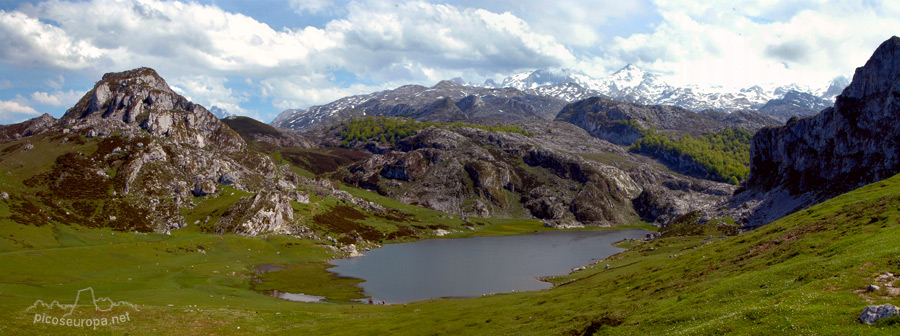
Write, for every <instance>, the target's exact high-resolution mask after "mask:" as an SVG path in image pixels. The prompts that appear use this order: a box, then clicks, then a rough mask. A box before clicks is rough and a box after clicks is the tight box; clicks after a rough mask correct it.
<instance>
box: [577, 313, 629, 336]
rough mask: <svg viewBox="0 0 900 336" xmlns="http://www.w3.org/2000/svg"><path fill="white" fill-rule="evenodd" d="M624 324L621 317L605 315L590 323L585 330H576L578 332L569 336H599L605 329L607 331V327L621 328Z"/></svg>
mask: <svg viewBox="0 0 900 336" xmlns="http://www.w3.org/2000/svg"><path fill="white" fill-rule="evenodd" d="M622 322H624V321H623V320H622V318H621V317H620V316H616V315H613V314H605V315H603V316H601V317H600V318H598V319H596V320H593V321H591V322H590V323H588V325H587V326H585V327H584V328H583V329H576V330H573V331H571V332H569V335H573V336H574V335H578V336H581V335H597V334H600V332H601V331H602V330H603V329H606V328H607V327H616V326H619V325H621V324H622Z"/></svg>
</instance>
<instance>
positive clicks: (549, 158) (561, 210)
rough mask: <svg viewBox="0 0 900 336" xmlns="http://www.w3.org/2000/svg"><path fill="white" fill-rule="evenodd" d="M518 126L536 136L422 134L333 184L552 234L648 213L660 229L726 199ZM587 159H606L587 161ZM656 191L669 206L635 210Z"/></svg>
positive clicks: (648, 166)
mask: <svg viewBox="0 0 900 336" xmlns="http://www.w3.org/2000/svg"><path fill="white" fill-rule="evenodd" d="M523 127H526V128H528V131H529V132H534V133H539V134H535V135H532V136H525V135H522V134H517V133H503V132H490V131H484V130H480V129H473V128H465V127H462V128H454V129H444V128H439V127H431V128H426V129H424V130H421V131H420V132H419V133H418V134H416V135H413V136H410V137H407V138H403V139H400V140H398V142H397V145H396V146H394V147H393V148H391V149H390V150H388V151H387V152H385V153H383V154H377V153H376V154H375V155H372V156H371V157H369V158H368V159H366V160H365V161H363V162H360V163H357V164H353V165H351V166H349V167H348V168H347V170H346V172H345V173H342V174H338V176H339V177H340V178H341V179H342V180H343V181H344V182H347V183H349V184H352V185H356V186H359V187H363V188H368V189H372V190H375V191H378V192H379V193H381V194H383V195H387V196H390V197H394V198H396V199H398V200H400V201H403V202H407V203H411V204H418V205H422V206H425V207H429V208H432V209H436V210H441V211H445V212H450V213H456V214H461V215H470V216H494V217H518V218H523V217H524V218H537V219H541V220H543V221H544V222H545V223H547V225H549V226H553V227H575V226H581V225H604V226H606V225H617V224H622V223H630V222H633V221H635V220H637V218H638V217H645V216H644V214H643V213H642V212H644V211H646V212H653V211H657V212H658V213H657V214H655V215H651V216H646V217H647V218H650V219H649V221H651V222H659V223H664V222H665V221H667V220H670V219H671V218H675V217H677V216H679V215H682V214H684V213H686V212H687V211H688V210H689V209H690V208H691V207H700V206H706V205H712V204H715V203H716V202H717V201H721V200H722V199H723V198H724V197H726V196H727V195H730V194H731V192H732V191H733V187H729V186H727V185H723V184H719V183H715V182H706V183H705V184H704V182H701V181H700V180H696V179H691V178H684V177H676V176H673V175H670V174H668V173H664V172H661V171H659V169H657V168H655V167H656V166H655V165H658V163H655V162H654V161H652V160H649V159H646V158H644V157H641V156H636V155H632V154H630V153H628V152H627V151H625V150H624V149H622V148H621V147H619V146H615V145H612V144H610V143H608V142H606V141H603V140H600V139H597V138H594V137H592V136H590V135H589V134H587V133H586V132H585V131H584V130H582V129H580V128H578V127H576V126H574V125H571V124H568V123H562V122H529V123H525V124H523ZM557 134H565V136H558V135H557ZM594 155H600V156H602V157H609V158H611V160H610V161H608V162H601V161H597V160H591V159H588V158H590V157H593V156H594ZM663 183H665V184H666V185H668V186H669V187H664V188H662V189H660V190H659V192H658V193H657V194H656V195H658V197H659V198H661V199H673V200H675V201H673V202H671V203H663V202H660V203H654V204H647V205H646V206H644V207H641V208H640V211H636V210H637V209H638V207H636V206H635V203H634V201H635V199H636V198H637V197H638V195H640V194H641V193H642V191H643V190H644V189H645V188H646V187H647V186H651V185H661V184H663ZM719 186H721V188H717V187H719ZM700 203H702V204H700Z"/></svg>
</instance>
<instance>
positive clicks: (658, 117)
mask: <svg viewBox="0 0 900 336" xmlns="http://www.w3.org/2000/svg"><path fill="white" fill-rule="evenodd" d="M556 120H558V121H566V122H570V123H572V124H575V125H576V126H578V127H581V128H583V129H584V130H586V131H587V132H588V133H590V134H591V135H593V136H595V137H598V138H601V139H603V140H606V141H609V142H612V143H614V144H618V145H625V146H628V145H631V144H633V143H634V142H635V141H636V140H637V139H640V138H641V137H642V135H641V133H640V130H639V129H638V128H637V127H640V128H645V129H646V128H651V127H653V128H655V129H657V130H664V131H667V132H674V133H688V134H700V133H703V132H708V131H715V130H720V129H723V128H725V127H726V126H730V125H731V124H729V123H725V122H722V121H719V120H716V119H713V118H711V117H708V116H705V115H702V114H698V113H694V112H691V111H688V110H685V109H682V108H679V107H674V106H663V105H637V104H632V103H626V102H621V101H616V100H612V99H609V98H603V97H593V98H588V99H584V100H580V101H577V102H574V103H571V104H569V105H566V106H565V107H563V109H562V110H561V111H560V112H559V114H558V115H557V116H556ZM736 125H740V123H736Z"/></svg>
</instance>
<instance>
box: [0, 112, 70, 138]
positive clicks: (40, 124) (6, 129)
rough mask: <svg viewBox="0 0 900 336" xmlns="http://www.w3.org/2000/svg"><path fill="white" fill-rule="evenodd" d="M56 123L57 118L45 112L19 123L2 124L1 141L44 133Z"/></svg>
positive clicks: (0, 130)
mask: <svg viewBox="0 0 900 336" xmlns="http://www.w3.org/2000/svg"><path fill="white" fill-rule="evenodd" d="M56 123H57V120H56V118H54V117H52V116H51V115H49V114H46V113H44V114H42V115H41V116H40V117H37V118H32V119H28V120H26V121H24V122H21V123H18V124H11V125H0V142H5V141H10V140H16V139H19V138H24V137H29V136H32V135H35V134H41V133H44V132H46V131H47V130H49V129H50V127H53V126H54V125H56Z"/></svg>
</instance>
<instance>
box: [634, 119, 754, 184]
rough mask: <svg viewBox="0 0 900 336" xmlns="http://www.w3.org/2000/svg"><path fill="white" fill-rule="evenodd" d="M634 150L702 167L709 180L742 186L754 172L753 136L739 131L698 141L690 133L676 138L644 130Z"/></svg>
mask: <svg viewBox="0 0 900 336" xmlns="http://www.w3.org/2000/svg"><path fill="white" fill-rule="evenodd" d="M643 134H644V137H643V138H641V139H638V140H637V141H636V142H635V143H634V144H633V145H632V146H631V149H632V150H633V151H635V152H638V153H643V154H648V155H651V156H655V157H661V156H667V157H680V158H681V159H686V160H690V161H692V162H695V163H697V164H699V165H700V166H702V167H703V168H704V169H705V170H706V172H707V176H705V177H706V178H710V179H714V180H719V181H723V182H729V183H732V184H738V183H739V181H740V180H743V179H745V178H747V175H748V174H749V173H750V168H749V166H750V141H751V139H752V138H753V133H750V132H749V131H746V130H743V129H739V128H732V127H729V128H726V129H723V130H721V131H717V132H710V133H707V134H704V135H701V136H699V137H697V138H694V137H692V136H691V135H689V134H684V135H681V136H680V137H677V138H675V137H674V136H672V135H667V134H663V133H659V132H656V130H655V129H652V128H651V129H647V130H643Z"/></svg>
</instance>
